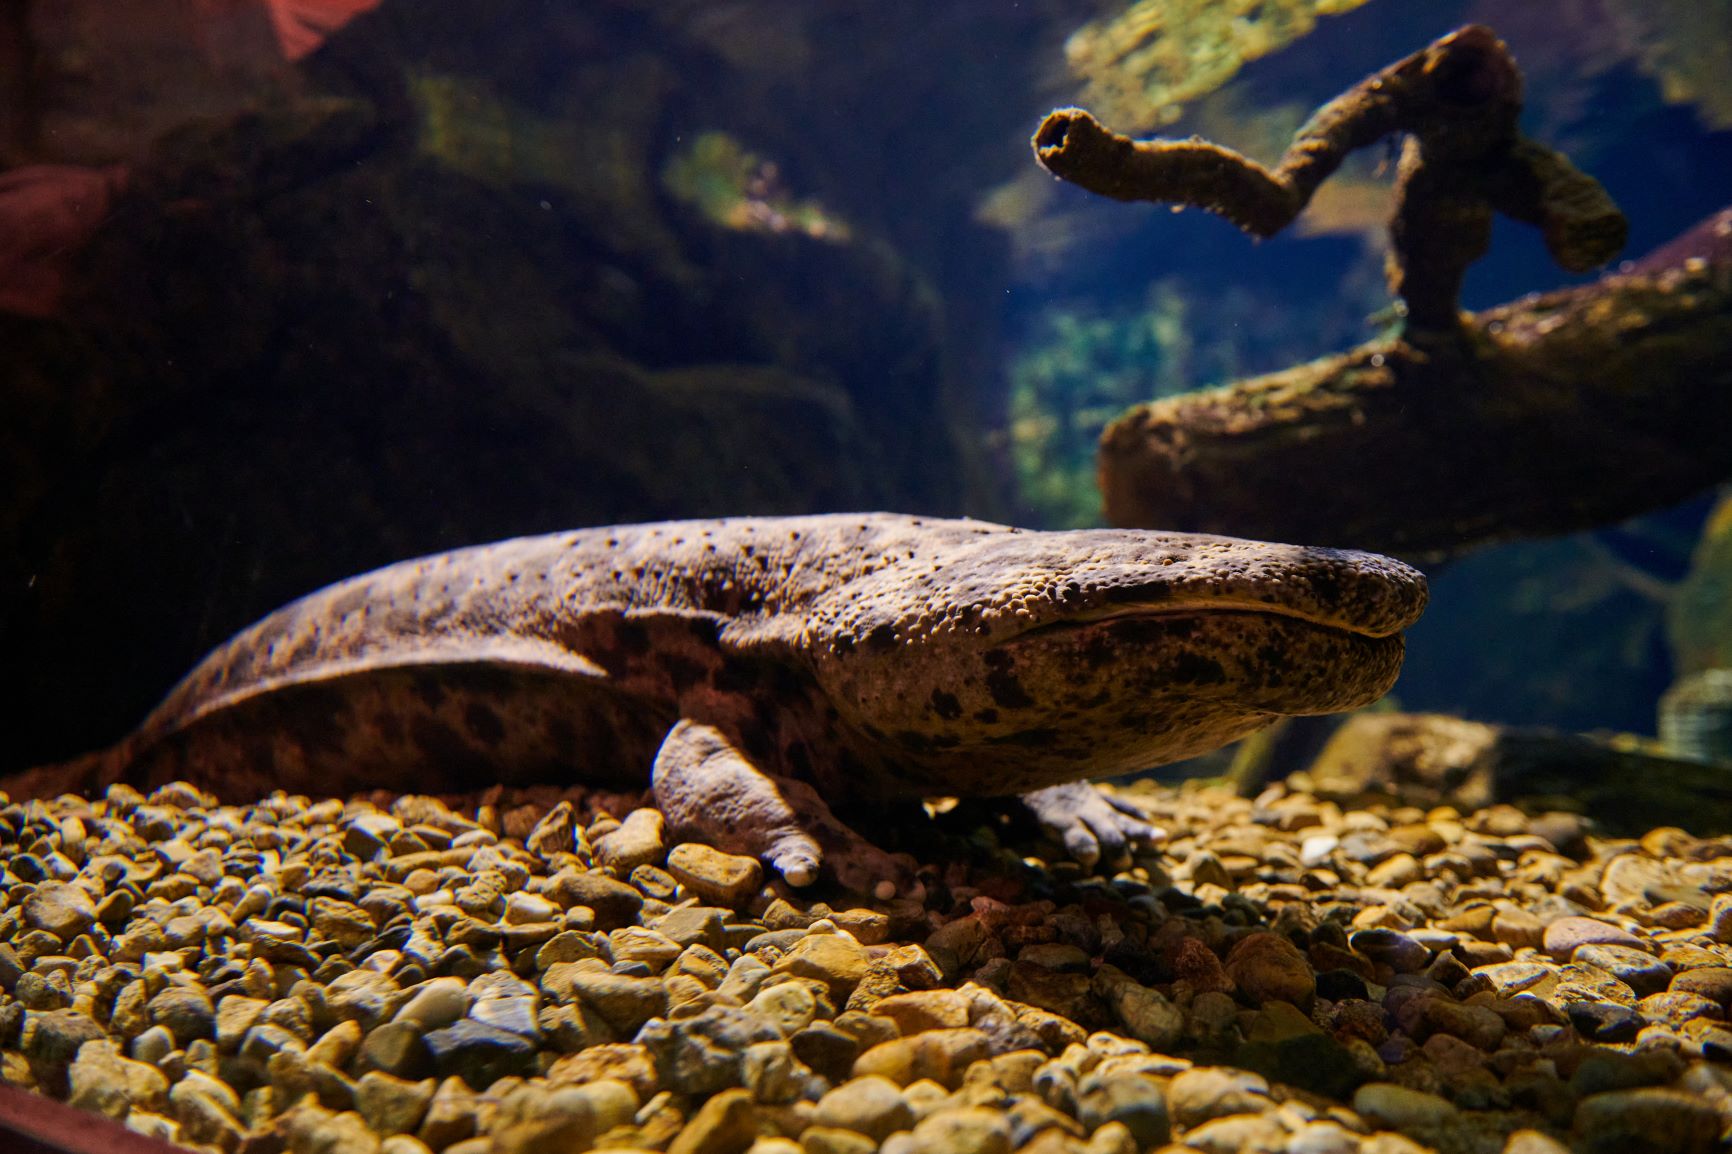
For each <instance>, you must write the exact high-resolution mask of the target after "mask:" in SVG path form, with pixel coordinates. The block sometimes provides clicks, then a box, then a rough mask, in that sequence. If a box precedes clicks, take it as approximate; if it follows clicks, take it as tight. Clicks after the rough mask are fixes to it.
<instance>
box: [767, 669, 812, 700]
mask: <svg viewBox="0 0 1732 1154" xmlns="http://www.w3.org/2000/svg"><path fill="white" fill-rule="evenodd" d="M769 674H770V675H769V682H770V692H771V694H772V695H774V698H775V700H777V701H797V700H799V699H800V698H802V697H804V696H805V695H806V688H807V681H806V678H805V675H803V674H802V673H801V672H800V671H799V670H797V669H795V668H793V667H792V666H789V665H783V664H780V663H772V664H771V665H770V666H769Z"/></svg>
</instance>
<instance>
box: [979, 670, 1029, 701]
mask: <svg viewBox="0 0 1732 1154" xmlns="http://www.w3.org/2000/svg"><path fill="white" fill-rule="evenodd" d="M986 691H987V692H988V693H990V694H992V700H993V701H994V702H996V703H997V704H998V707H999V708H1000V709H1027V708H1029V707H1030V706H1032V705H1033V704H1034V698H1032V697H1030V696H1029V695H1028V693H1027V691H1026V690H1024V689H1023V687H1022V682H1020V681H1018V680H1017V679H1016V675H1015V674H1014V673H1011V672H1010V671H1009V670H1007V669H994V670H993V671H992V672H991V673H988V674H987V675H986Z"/></svg>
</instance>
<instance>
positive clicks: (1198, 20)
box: [1064, 0, 1367, 132]
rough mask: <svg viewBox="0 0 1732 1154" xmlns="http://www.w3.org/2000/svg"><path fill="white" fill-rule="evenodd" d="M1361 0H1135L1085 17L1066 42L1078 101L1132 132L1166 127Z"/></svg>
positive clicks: (1364, 1)
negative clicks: (1252, 65) (1110, 13)
mask: <svg viewBox="0 0 1732 1154" xmlns="http://www.w3.org/2000/svg"><path fill="white" fill-rule="evenodd" d="M1366 2H1367V0H1280V2H1273V0H1227V2H1225V3H1222V2H1220V0H1136V2H1135V3H1133V4H1131V5H1130V6H1129V7H1128V8H1127V9H1125V11H1123V12H1121V13H1120V14H1119V15H1117V16H1114V17H1111V18H1103V19H1098V20H1091V21H1089V22H1088V23H1087V24H1084V25H1083V26H1082V27H1080V28H1078V29H1077V30H1076V31H1075V32H1073V33H1071V35H1070V38H1069V39H1068V40H1066V41H1065V46H1064V53H1065V61H1066V63H1067V64H1068V65H1069V66H1070V70H1071V73H1072V74H1073V75H1075V76H1076V77H1077V78H1078V79H1080V80H1082V81H1083V88H1082V91H1081V92H1080V93H1079V94H1078V102H1079V103H1082V104H1086V105H1088V106H1089V107H1091V108H1093V109H1095V110H1096V111H1097V112H1099V113H1100V114H1101V115H1102V116H1103V117H1104V118H1105V119H1107V120H1109V121H1111V122H1113V123H1115V124H1119V125H1122V126H1124V127H1125V128H1127V129H1129V130H1131V131H1133V132H1140V131H1146V130H1147V129H1151V128H1158V127H1160V126H1162V125H1165V124H1171V123H1172V122H1173V121H1175V120H1177V119H1178V118H1179V115H1180V113H1181V112H1182V111H1183V105H1184V104H1186V103H1187V102H1189V101H1192V100H1196V99H1197V98H1198V97H1201V96H1206V95H1208V94H1209V93H1211V92H1213V91H1215V90H1216V89H1217V88H1220V87H1221V86H1222V85H1223V84H1225V83H1227V81H1229V80H1231V79H1232V78H1233V77H1234V76H1235V75H1237V74H1238V72H1239V69H1240V68H1242V67H1244V66H1245V65H1246V64H1247V63H1249V62H1250V61H1253V60H1256V59H1259V58H1260V57H1263V56H1267V55H1269V54H1270V53H1272V52H1275V51H1278V50H1279V49H1281V48H1285V47H1286V46H1287V45H1289V44H1291V43H1292V42H1293V41H1295V40H1298V39H1300V38H1301V37H1303V36H1305V35H1306V34H1307V33H1309V32H1310V31H1311V30H1312V29H1313V28H1315V27H1316V26H1317V18H1318V17H1319V16H1335V15H1339V14H1340V13H1343V12H1350V11H1352V10H1353V9H1355V8H1358V7H1360V6H1361V5H1363V4H1365V3H1366Z"/></svg>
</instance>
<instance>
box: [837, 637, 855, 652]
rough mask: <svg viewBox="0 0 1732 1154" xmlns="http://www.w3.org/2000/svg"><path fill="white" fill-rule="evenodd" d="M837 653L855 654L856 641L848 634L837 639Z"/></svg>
mask: <svg viewBox="0 0 1732 1154" xmlns="http://www.w3.org/2000/svg"><path fill="white" fill-rule="evenodd" d="M836 652H837V653H852V652H854V639H853V638H852V637H850V636H848V635H847V634H846V633H844V634H843V635H842V636H840V637H838V638H836Z"/></svg>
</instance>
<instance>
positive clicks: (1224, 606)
mask: <svg viewBox="0 0 1732 1154" xmlns="http://www.w3.org/2000/svg"><path fill="white" fill-rule="evenodd" d="M1214 617H1222V618H1225V617H1236V618H1247V617H1252V618H1255V617H1267V618H1273V619H1280V620H1285V621H1296V622H1299V623H1301V624H1303V625H1306V626H1309V627H1311V628H1313V629H1320V630H1324V631H1327V632H1331V633H1337V634H1341V635H1343V636H1347V637H1353V638H1360V639H1367V640H1371V639H1380V638H1385V637H1392V636H1396V635H1398V634H1399V633H1400V632H1401V630H1400V629H1377V628H1371V627H1368V626H1366V625H1363V624H1361V623H1359V622H1356V621H1353V620H1351V619H1349V618H1346V617H1342V616H1336V615H1325V614H1320V613H1316V612H1312V611H1308V610H1304V609H1300V608H1298V607H1295V606H1291V605H1282V604H1279V603H1272V602H1267V601H1252V600H1248V599H1229V598H1198V599H1196V600H1191V601H1132V602H1121V603H1119V604H1116V605H1103V606H1101V607H1099V608H1097V609H1085V610H1082V611H1080V612H1077V613H1073V614H1070V615H1068V616H1066V617H1063V618H1061V619H1059V620H1057V621H1048V622H1045V623H1044V624H1041V625H1035V626H1033V627H1031V628H1029V629H1025V630H1023V631H1022V632H1020V633H1017V634H1015V635H1013V636H1011V637H1008V638H1006V639H1005V641H1004V642H1001V644H1010V643H1014V642H1016V641H1020V640H1025V639H1028V638H1031V637H1038V636H1042V635H1046V634H1052V633H1064V632H1070V631H1073V630H1079V629H1088V628H1092V627H1096V626H1100V625H1109V624H1116V623H1120V622H1126V623H1129V622H1149V623H1150V624H1154V623H1158V622H1163V621H1179V620H1186V619H1190V620H1203V619H1208V618H1214Z"/></svg>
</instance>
